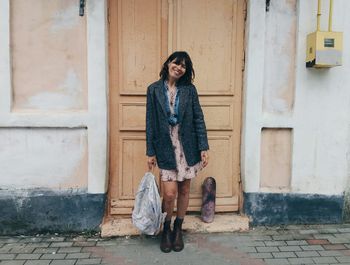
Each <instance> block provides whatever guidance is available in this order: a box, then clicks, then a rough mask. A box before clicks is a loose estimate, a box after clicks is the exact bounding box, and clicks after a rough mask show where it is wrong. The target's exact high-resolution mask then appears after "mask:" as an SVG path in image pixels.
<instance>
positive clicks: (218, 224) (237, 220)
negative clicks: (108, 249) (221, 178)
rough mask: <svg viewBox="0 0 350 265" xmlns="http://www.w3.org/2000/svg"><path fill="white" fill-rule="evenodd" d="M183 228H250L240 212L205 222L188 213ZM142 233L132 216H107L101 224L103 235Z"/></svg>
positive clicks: (210, 230) (213, 230)
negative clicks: (136, 226) (135, 225)
mask: <svg viewBox="0 0 350 265" xmlns="http://www.w3.org/2000/svg"><path fill="white" fill-rule="evenodd" d="M183 229H184V230H186V231H187V232H190V233H218V232H236V231H247V230H249V218H248V217H247V216H242V215H238V214H227V213H226V214H216V215H215V219H214V222H212V223H204V222H203V221H202V220H201V219H200V216H197V215H186V217H185V221H184V223H183ZM128 235H140V232H139V230H138V229H137V228H135V227H134V225H133V224H132V221H131V217H129V218H125V217H124V218H122V217H109V218H105V220H104V222H103V224H102V225H101V236H102V237H112V236H128Z"/></svg>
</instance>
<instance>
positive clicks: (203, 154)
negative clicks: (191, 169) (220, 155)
mask: <svg viewBox="0 0 350 265" xmlns="http://www.w3.org/2000/svg"><path fill="white" fill-rule="evenodd" d="M201 159H202V165H203V167H206V166H207V165H208V163H209V154H208V151H201Z"/></svg>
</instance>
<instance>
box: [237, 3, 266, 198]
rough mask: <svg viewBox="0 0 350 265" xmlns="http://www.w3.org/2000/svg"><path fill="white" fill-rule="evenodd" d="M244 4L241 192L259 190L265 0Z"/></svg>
mask: <svg viewBox="0 0 350 265" xmlns="http://www.w3.org/2000/svg"><path fill="white" fill-rule="evenodd" d="M247 5H248V6H247V23H246V51H245V54H246V68H245V73H244V74H245V77H244V79H245V80H244V86H245V88H244V89H243V109H242V112H243V119H242V126H243V128H242V145H241V174H242V181H243V185H244V191H245V192H252V191H258V190H259V183H260V139H261V122H262V117H261V116H262V99H263V94H262V93H263V82H264V71H263V70H262V69H263V65H264V50H265V49H264V45H265V37H264V33H265V27H264V25H265V1H260V0H251V1H248V3H247Z"/></svg>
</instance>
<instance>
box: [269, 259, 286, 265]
mask: <svg viewBox="0 0 350 265" xmlns="http://www.w3.org/2000/svg"><path fill="white" fill-rule="evenodd" d="M264 261H265V263H266V264H271V265H284V264H290V263H289V261H288V260H287V259H264Z"/></svg>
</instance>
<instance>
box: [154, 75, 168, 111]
mask: <svg viewBox="0 0 350 265" xmlns="http://www.w3.org/2000/svg"><path fill="white" fill-rule="evenodd" d="M163 85H164V84H163V80H159V81H158V83H157V89H156V90H155V94H156V98H157V100H158V102H159V104H160V106H161V108H162V110H163V112H164V115H165V116H167V115H168V114H167V112H166V108H165V104H166V99H165V95H164V90H163V89H164V88H163Z"/></svg>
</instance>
